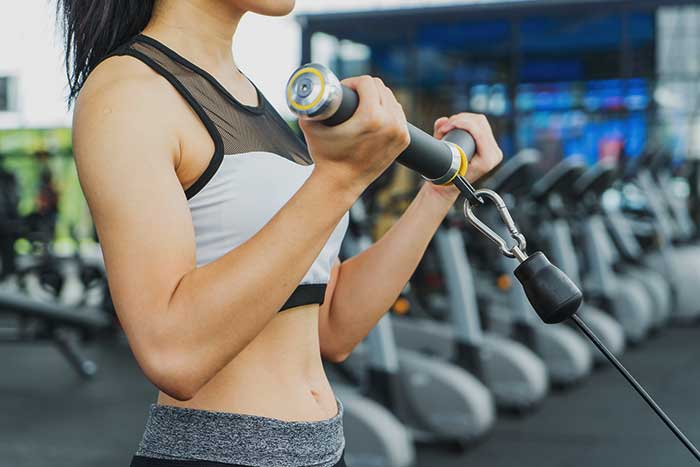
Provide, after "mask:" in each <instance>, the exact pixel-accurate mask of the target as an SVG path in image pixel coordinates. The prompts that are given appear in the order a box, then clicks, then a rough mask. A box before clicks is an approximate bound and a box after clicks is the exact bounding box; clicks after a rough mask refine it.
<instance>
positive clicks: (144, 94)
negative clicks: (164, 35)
mask: <svg viewBox="0 0 700 467" xmlns="http://www.w3.org/2000/svg"><path fill="white" fill-rule="evenodd" d="M179 101H180V99H178V94H177V91H175V90H174V89H173V88H172V86H170V84H169V83H168V82H167V81H166V80H165V79H163V78H162V77H161V76H160V75H158V74H156V73H155V72H154V71H152V70H151V69H150V68H149V67H148V66H147V65H145V64H144V63H142V62H140V61H139V60H138V59H136V58H133V57H130V56H113V57H110V58H107V59H106V60H104V61H102V62H101V63H100V64H99V65H98V66H97V67H95V69H94V70H93V71H92V72H91V73H90V75H89V76H88V78H87V79H86V80H85V84H84V85H83V87H82V89H81V90H80V93H79V94H78V98H77V99H76V102H75V109H74V110H75V111H74V115H73V142H74V144H75V145H76V147H78V148H82V147H84V145H85V144H89V145H94V144H96V143H97V144H121V143H122V142H123V140H124V138H130V139H131V138H133V139H135V140H140V141H141V144H149V145H150V144H153V145H155V144H157V145H159V146H165V147H168V148H170V147H177V144H178V127H179V125H180V123H181V122H180V121H179V120H178V118H180V117H178V115H181V112H178V110H180V109H179V108H178V106H180V105H182V104H181V103H180V102H179ZM144 137H147V140H148V141H146V140H144ZM149 142H150V143H149ZM83 152H85V151H83Z"/></svg>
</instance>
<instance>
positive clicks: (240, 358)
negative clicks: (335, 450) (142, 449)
mask: <svg viewBox="0 0 700 467" xmlns="http://www.w3.org/2000/svg"><path fill="white" fill-rule="evenodd" d="M318 309H319V305H317V304H311V305H304V306H300V307H296V308H292V309H288V310H285V311H283V312H281V313H279V314H278V315H277V316H275V318H273V320H272V321H271V322H270V323H269V324H268V325H267V326H266V327H265V329H264V330H263V331H262V332H261V333H260V334H259V335H258V336H257V337H256V338H255V339H254V340H253V341H252V342H251V343H250V344H249V345H248V346H247V347H246V348H245V349H244V350H243V351H242V352H241V353H240V354H238V355H237V356H236V358H235V359H233V360H232V361H231V362H230V363H229V364H228V365H227V366H226V367H224V368H223V369H222V370H221V371H220V372H219V373H218V374H217V375H216V376H215V377H214V378H213V379H212V380H210V381H209V382H208V383H207V384H206V385H205V386H204V387H203V388H202V389H200V391H199V392H198V393H197V395H196V396H195V397H194V398H192V399H190V400H188V401H186V402H181V401H177V400H175V399H173V398H171V397H169V396H167V395H166V394H164V393H162V392H161V393H159V395H158V403H159V404H163V405H174V406H179V407H188V408H194V409H200V410H212V411H217V412H230V413H240V414H249V415H259V416H264V417H270V418H277V419H281V420H285V421H319V420H325V419H328V418H332V417H333V416H335V415H336V414H337V412H338V407H337V403H336V400H335V396H334V394H333V391H332V389H331V386H330V384H329V382H328V379H327V378H326V375H325V372H324V370H323V365H322V363H321V352H320V349H319V337H318ZM231 325H232V326H235V323H231Z"/></svg>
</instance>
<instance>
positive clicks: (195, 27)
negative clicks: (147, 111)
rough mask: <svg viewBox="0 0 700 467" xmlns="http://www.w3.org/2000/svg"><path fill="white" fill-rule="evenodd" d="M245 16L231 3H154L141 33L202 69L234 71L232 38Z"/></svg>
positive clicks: (163, 0) (171, 0) (176, 0)
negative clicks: (151, 13) (194, 62)
mask: <svg viewBox="0 0 700 467" xmlns="http://www.w3.org/2000/svg"><path fill="white" fill-rule="evenodd" d="M244 14H245V11H241V10H239V9H237V8H235V6H234V5H233V2H222V1H218V0H195V1H183V0H158V1H157V2H156V5H155V8H154V11H153V16H152V18H151V21H150V22H149V23H148V25H147V26H146V28H145V29H144V31H143V33H144V34H146V35H148V36H151V37H154V38H155V39H158V40H161V41H162V42H164V43H166V44H167V45H168V46H169V47H171V48H173V49H174V50H176V51H177V52H178V53H181V54H182V55H183V56H185V57H193V58H196V61H197V64H198V65H199V66H201V67H202V68H204V69H207V70H211V71H216V70H220V69H229V70H230V69H231V68H230V67H231V66H233V67H234V69H235V68H236V64H235V60H234V58H233V37H234V35H235V33H236V29H237V28H238V23H239V22H240V20H241V18H242V17H243V15H244Z"/></svg>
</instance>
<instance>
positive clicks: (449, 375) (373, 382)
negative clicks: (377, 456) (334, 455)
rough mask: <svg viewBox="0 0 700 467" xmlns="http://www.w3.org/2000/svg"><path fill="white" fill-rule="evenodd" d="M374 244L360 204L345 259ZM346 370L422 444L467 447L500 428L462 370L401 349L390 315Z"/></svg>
mask: <svg viewBox="0 0 700 467" xmlns="http://www.w3.org/2000/svg"><path fill="white" fill-rule="evenodd" d="M371 244H372V239H371V236H370V235H369V232H368V229H367V223H366V213H365V211H364V206H363V204H362V202H361V201H358V202H357V203H355V205H353V207H352V208H351V210H350V227H349V230H348V233H347V234H346V236H345V240H344V241H343V245H342V250H341V251H342V255H343V256H344V257H351V256H355V255H357V254H359V253H361V252H362V251H364V250H365V249H366V248H367V247H369V246H370V245H371ZM346 365H348V366H351V367H354V369H351V370H350V371H351V372H352V373H353V374H354V375H355V376H354V378H356V379H358V380H360V381H361V382H362V383H361V385H362V386H364V393H365V394H366V395H368V396H369V397H371V398H372V399H374V400H376V401H377V402H379V403H380V404H382V405H383V406H385V407H387V408H388V409H389V410H390V411H391V412H392V413H393V414H394V415H396V417H397V418H398V419H399V420H400V421H401V422H402V423H403V424H405V425H406V426H408V427H409V428H410V429H411V431H412V433H413V436H414V438H415V439H416V440H417V441H424V442H453V443H457V444H460V445H466V444H468V443H471V442H474V441H475V440H477V439H479V438H481V437H483V436H484V435H485V434H486V433H487V432H488V431H489V430H490V429H491V427H492V426H493V424H494V422H495V408H494V402H493V398H492V396H491V394H490V393H489V391H488V389H487V388H486V387H485V386H484V385H483V384H482V383H481V382H479V380H477V379H476V378H475V377H474V376H472V375H470V374H469V373H467V372H466V371H465V370H463V369H462V368H460V367H458V366H456V365H453V364H450V363H446V362H444V361H442V360H440V359H438V358H436V357H430V356H426V355H423V354H421V353H419V352H413V351H410V350H406V349H399V348H397V346H396V342H395V340H394V334H393V330H392V325H391V317H390V316H389V314H385V315H384V317H382V319H381V320H380V321H379V322H378V323H377V325H376V326H375V327H374V329H372V331H371V332H370V333H369V335H368V336H367V338H366V343H365V344H363V346H362V347H360V348H358V349H356V350H355V351H354V352H353V353H352V355H351V356H350V358H349V359H348V360H347V363H346Z"/></svg>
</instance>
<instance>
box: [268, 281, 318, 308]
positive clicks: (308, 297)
mask: <svg viewBox="0 0 700 467" xmlns="http://www.w3.org/2000/svg"><path fill="white" fill-rule="evenodd" d="M326 285H327V284H301V285H299V286H297V288H296V289H294V292H292V295H290V296H289V298H288V299H287V301H286V302H284V305H282V308H280V310H279V311H284V310H286V309H288V308H294V307H295V306H301V305H310V304H312V303H318V304H319V305H323V299H324V297H325V295H326Z"/></svg>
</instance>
